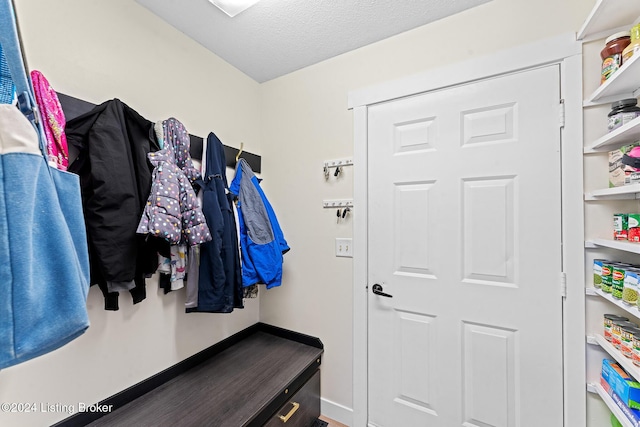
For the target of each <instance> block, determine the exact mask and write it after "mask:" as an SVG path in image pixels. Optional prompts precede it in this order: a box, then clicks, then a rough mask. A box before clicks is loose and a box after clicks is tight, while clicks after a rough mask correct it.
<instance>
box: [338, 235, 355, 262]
mask: <svg viewBox="0 0 640 427" xmlns="http://www.w3.org/2000/svg"><path fill="white" fill-rule="evenodd" d="M336 256H339V257H347V258H353V247H352V239H351V237H338V238H336Z"/></svg>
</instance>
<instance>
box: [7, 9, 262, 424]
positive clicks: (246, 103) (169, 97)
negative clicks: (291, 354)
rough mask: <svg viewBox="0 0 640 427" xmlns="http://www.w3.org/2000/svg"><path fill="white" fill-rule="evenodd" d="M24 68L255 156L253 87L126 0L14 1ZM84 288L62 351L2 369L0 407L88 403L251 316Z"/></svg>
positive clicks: (178, 297)
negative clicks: (80, 312) (73, 336)
mask: <svg viewBox="0 0 640 427" xmlns="http://www.w3.org/2000/svg"><path fill="white" fill-rule="evenodd" d="M15 3H16V4H17V8H18V10H17V13H18V18H19V20H20V24H21V29H22V33H23V36H24V44H25V50H26V54H27V60H28V62H29V66H30V67H31V68H32V69H38V70H40V71H42V72H43V73H44V74H45V76H46V77H47V78H48V80H49V81H50V83H51V84H52V86H53V87H54V88H55V89H56V90H58V91H60V92H63V93H66V94H69V95H72V96H76V97H78V98H82V99H85V100H87V101H90V102H93V103H100V102H103V101H106V100H108V99H112V98H114V97H118V98H120V99H122V100H123V101H124V102H125V103H127V104H128V105H130V106H131V107H133V108H134V109H136V110H137V111H138V112H139V113H140V114H142V115H143V116H145V117H147V118H149V119H150V120H159V119H165V118H168V117H169V116H174V117H176V118H178V119H179V120H180V121H182V122H183V123H184V124H185V126H186V128H187V129H188V130H189V131H190V132H191V133H194V134H197V135H201V136H205V137H206V135H207V134H208V132H209V131H211V130H213V131H215V132H216V134H217V135H218V136H219V137H220V139H221V140H222V141H223V142H224V143H226V144H227V145H233V146H238V145H239V141H243V142H244V143H245V149H247V150H248V151H252V152H255V153H260V152H261V148H262V147H261V137H260V132H259V122H260V111H259V105H258V99H259V92H258V91H259V85H258V84H257V83H256V82H254V81H253V80H251V79H249V78H248V77H246V76H245V75H244V74H242V73H240V72H239V71H237V70H236V69H235V68H233V67H231V66H230V65H228V64H227V63H225V62H224V61H222V60H221V59H219V58H218V57H216V56H215V55H213V54H211V53H210V52H208V51H206V50H205V49H204V48H202V47H201V46H200V45H198V44H197V43H195V42H193V41H191V40H190V39H188V38H187V37H186V36H184V35H183V34H181V33H180V32H178V31H177V30H175V29H173V28H172V27H170V26H169V25H167V24H165V23H164V22H163V21H161V20H160V19H158V18H157V17H155V15H153V14H151V13H150V12H148V11H147V10H145V9H144V8H142V7H141V6H139V5H137V4H136V3H135V2H133V1H132V0H110V1H91V2H87V1H82V0H61V1H56V2H45V1H39V0H20V1H17V2H15ZM103 305H104V303H103V298H102V294H101V293H100V291H99V290H98V288H97V287H94V288H92V289H91V292H90V295H89V301H88V307H89V316H90V320H91V327H90V328H89V330H88V331H87V332H86V333H85V334H84V335H83V336H81V337H80V338H78V339H77V340H75V341H73V342H71V343H70V344H68V345H67V346H65V347H63V348H61V349H59V350H57V351H55V352H52V353H50V354H47V355H45V356H42V357H40V358H37V359H34V360H31V361H29V362H26V363H23V364H20V365H17V366H14V367H11V368H7V369H4V370H2V371H0V402H38V403H40V402H43V403H51V404H54V403H60V404H66V405H69V404H73V405H75V406H76V408H77V404H78V402H85V403H95V402H97V401H100V400H101V399H104V398H106V397H108V396H111V395H112V394H114V393H116V392H119V391H121V390H123V389H125V388H126V387H129V386H131V385H133V384H135V383H137V382H138V381H140V380H142V379H145V378H147V377H149V376H151V375H153V374H155V373H157V372H159V371H161V370H163V369H165V368H167V367H169V366H171V365H174V364H175V363H177V362H179V361H181V360H183V359H185V358H187V357H189V356H191V355H192V354H195V353H196V352H198V351H200V350H202V349H204V348H206V347H209V346H210V345H212V344H214V343H215V342H218V341H220V340H221V339H223V338H225V337H227V336H229V335H232V334H233V333H235V332H237V331H240V330H242V329H244V328H245V327H248V326H250V325H252V324H254V323H255V322H257V321H258V320H259V302H258V301H256V300H250V301H247V303H246V308H245V309H244V310H235V311H234V312H233V313H232V314H185V313H184V292H183V291H179V292H174V293H171V294H169V295H163V294H162V292H159V291H158V286H157V280H156V279H155V278H154V279H153V280H149V281H148V283H147V299H146V300H145V301H143V302H142V303H140V304H138V305H136V306H133V305H132V304H131V298H130V297H129V295H128V294H124V295H121V296H120V311H117V312H105V311H104V310H103ZM67 416H68V414H67V413H31V414H7V413H1V412H0V425H3V426H18V425H19V426H42V425H48V424H51V423H54V422H56V421H58V420H60V419H63V418H66V417H67Z"/></svg>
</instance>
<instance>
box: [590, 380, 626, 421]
mask: <svg viewBox="0 0 640 427" xmlns="http://www.w3.org/2000/svg"><path fill="white" fill-rule="evenodd" d="M587 390H588V391H589V392H591V393H596V394H598V395H599V396H600V398H601V399H602V400H603V402H604V403H605V404H606V405H607V406H608V407H609V408H610V409H611V412H613V414H614V415H615V416H616V418H617V419H618V421H620V424H622V425H623V426H624V427H635V426H634V425H633V423H632V422H631V421H629V420H628V419H627V417H626V416H625V415H624V413H623V412H622V411H621V410H620V408H618V405H616V402H614V401H613V399H612V398H611V396H609V394H608V393H607V392H606V391H605V390H604V388H602V386H601V385H600V384H598V383H594V384H589V385H588V386H587Z"/></svg>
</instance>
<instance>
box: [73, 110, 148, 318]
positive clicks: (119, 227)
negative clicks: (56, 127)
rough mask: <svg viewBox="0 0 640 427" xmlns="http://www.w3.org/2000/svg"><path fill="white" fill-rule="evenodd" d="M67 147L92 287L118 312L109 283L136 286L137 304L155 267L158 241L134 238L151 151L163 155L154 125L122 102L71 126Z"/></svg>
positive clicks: (145, 191) (134, 294) (141, 209)
mask: <svg viewBox="0 0 640 427" xmlns="http://www.w3.org/2000/svg"><path fill="white" fill-rule="evenodd" d="M65 132H66V135H67V141H68V143H69V145H70V146H73V147H75V148H76V149H77V150H78V151H79V154H78V157H77V158H76V159H75V160H74V161H73V162H72V163H71V165H70V166H69V171H70V172H74V173H76V174H78V175H79V176H80V183H81V186H82V199H83V205H84V215H85V221H86V225H87V237H88V240H89V256H90V261H91V283H92V284H98V285H99V286H100V289H101V290H102V292H103V294H104V296H105V309H106V310H117V309H118V293H117V292H109V287H108V286H107V282H110V284H111V283H123V282H132V281H133V282H134V283H135V287H134V288H133V289H131V290H130V291H131V294H132V297H133V301H134V303H137V302H140V301H142V300H143V299H145V297H146V291H145V282H144V279H145V277H148V276H149V275H150V274H152V273H153V272H154V271H155V269H156V267H157V250H158V245H159V244H160V243H159V242H158V240H157V239H153V238H145V236H141V235H138V234H136V228H137V226H138V222H139V221H140V216H141V215H142V211H143V207H144V205H145V203H146V201H147V197H148V196H149V192H150V189H151V173H152V171H153V166H152V165H151V164H150V163H149V161H148V160H147V154H148V153H149V152H150V151H157V150H159V149H160V147H159V145H158V142H157V140H156V138H155V134H154V131H153V123H152V122H150V121H149V120H147V119H145V118H144V117H142V116H141V115H140V114H138V113H137V112H136V111H134V110H133V109H132V108H130V107H128V106H127V105H126V104H124V103H123V102H122V101H120V100H119V99H113V100H110V101H107V102H104V103H102V104H100V105H98V106H96V107H95V108H93V109H92V110H91V111H89V112H87V113H85V114H83V115H81V116H78V117H76V118H74V119H72V120H69V122H67V125H66V130H65Z"/></svg>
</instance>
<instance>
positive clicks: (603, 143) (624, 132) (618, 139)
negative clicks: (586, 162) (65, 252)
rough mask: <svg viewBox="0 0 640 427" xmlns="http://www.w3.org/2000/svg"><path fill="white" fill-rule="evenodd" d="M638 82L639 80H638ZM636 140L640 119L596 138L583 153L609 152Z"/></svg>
mask: <svg viewBox="0 0 640 427" xmlns="http://www.w3.org/2000/svg"><path fill="white" fill-rule="evenodd" d="M638 81H640V79H638ZM638 140H640V117H637V118H635V119H633V120H632V121H630V122H629V123H627V124H625V125H624V126H620V127H619V128H618V129H616V130H614V131H613V132H609V133H608V134H606V135H605V136H603V137H601V138H598V139H597V140H595V141H594V143H593V144H592V145H591V147H588V148H585V149H584V152H585V153H586V154H588V153H601V152H606V151H611V150H614V149H616V148H619V147H622V146H623V145H625V144H630V143H632V142H635V141H638Z"/></svg>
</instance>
